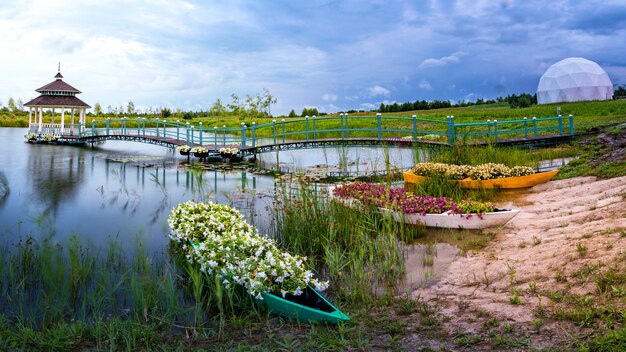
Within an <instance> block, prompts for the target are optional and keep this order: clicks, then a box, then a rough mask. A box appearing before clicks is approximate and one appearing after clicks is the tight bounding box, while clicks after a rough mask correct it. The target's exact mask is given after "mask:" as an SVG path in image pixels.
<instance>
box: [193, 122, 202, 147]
mask: <svg viewBox="0 0 626 352" xmlns="http://www.w3.org/2000/svg"><path fill="white" fill-rule="evenodd" d="M193 130H194V128H193V125H192V126H191V130H190V132H191V144H193V143H195V137H194V136H193ZM200 145H202V144H200Z"/></svg>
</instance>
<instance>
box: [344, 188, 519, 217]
mask: <svg viewBox="0 0 626 352" xmlns="http://www.w3.org/2000/svg"><path fill="white" fill-rule="evenodd" d="M332 193H333V196H334V197H335V198H336V199H338V200H339V201H340V202H342V203H343V204H346V205H348V206H351V207H354V206H358V205H364V206H371V207H376V208H378V209H379V211H380V212H382V213H390V214H391V215H392V216H393V218H394V220H396V221H400V222H404V223H408V224H413V225H422V226H426V227H439V228H452V229H484V228H490V227H497V226H502V225H504V224H506V223H507V222H508V221H509V220H511V219H512V218H513V217H515V216H516V215H517V214H519V212H520V211H519V210H518V209H498V208H496V207H495V205H494V204H493V203H491V202H478V201H473V200H462V201H459V202H455V201H454V200H452V199H451V198H449V197H428V196H417V195H414V194H412V193H410V192H408V191H407V190H405V189H404V188H391V187H387V186H385V185H381V184H374V183H368V182H353V183H349V184H343V185H340V186H338V187H335V188H333V190H332Z"/></svg>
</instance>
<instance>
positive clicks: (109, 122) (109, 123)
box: [107, 117, 111, 136]
mask: <svg viewBox="0 0 626 352" xmlns="http://www.w3.org/2000/svg"><path fill="white" fill-rule="evenodd" d="M109 127H111V118H110V117H107V136H108V135H109Z"/></svg>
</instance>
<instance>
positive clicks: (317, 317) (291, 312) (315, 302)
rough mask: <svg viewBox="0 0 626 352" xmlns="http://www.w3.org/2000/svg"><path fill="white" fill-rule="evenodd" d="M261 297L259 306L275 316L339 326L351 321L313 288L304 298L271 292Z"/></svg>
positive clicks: (262, 294) (303, 295) (306, 291)
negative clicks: (284, 296) (281, 295)
mask: <svg viewBox="0 0 626 352" xmlns="http://www.w3.org/2000/svg"><path fill="white" fill-rule="evenodd" d="M261 296H262V297H263V299H262V300H255V302H256V303H257V305H260V306H264V307H266V308H267V309H268V310H269V311H270V312H272V313H274V314H278V315H280V316H283V317H286V318H290V319H294V320H297V321H299V322H305V323H311V322H315V323H328V324H338V323H341V322H346V321H349V320H350V318H349V317H348V316H347V315H345V314H343V312H341V311H340V310H339V309H338V308H337V307H335V306H334V305H333V304H332V303H330V302H328V301H327V300H326V299H325V298H324V297H323V296H322V295H321V294H320V293H319V292H317V291H316V290H314V289H313V288H311V287H307V288H306V289H305V291H304V293H303V294H302V296H291V295H290V296H288V297H286V298H282V297H280V296H277V295H275V294H272V293H269V292H262V293H261ZM296 300H297V301H296Z"/></svg>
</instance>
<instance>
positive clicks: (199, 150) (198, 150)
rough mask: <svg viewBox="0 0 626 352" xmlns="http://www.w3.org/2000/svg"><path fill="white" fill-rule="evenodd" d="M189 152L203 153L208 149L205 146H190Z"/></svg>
mask: <svg viewBox="0 0 626 352" xmlns="http://www.w3.org/2000/svg"><path fill="white" fill-rule="evenodd" d="M191 152H192V153H199V154H204V153H208V152H209V150H208V149H206V148H205V147H193V148H191Z"/></svg>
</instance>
